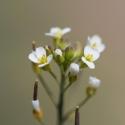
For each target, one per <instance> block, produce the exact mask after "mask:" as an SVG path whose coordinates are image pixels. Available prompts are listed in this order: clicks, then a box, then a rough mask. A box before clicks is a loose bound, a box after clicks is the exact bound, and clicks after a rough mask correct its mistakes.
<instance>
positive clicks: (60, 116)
mask: <svg viewBox="0 0 125 125" xmlns="http://www.w3.org/2000/svg"><path fill="white" fill-rule="evenodd" d="M64 85H65V73H64V71H63V70H61V82H60V94H59V103H58V124H57V125H63V110H64V93H63V90H64Z"/></svg>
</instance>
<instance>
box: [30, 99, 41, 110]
mask: <svg viewBox="0 0 125 125" xmlns="http://www.w3.org/2000/svg"><path fill="white" fill-rule="evenodd" d="M32 106H33V109H34V110H36V111H40V104H39V100H32Z"/></svg>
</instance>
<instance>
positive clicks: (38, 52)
mask: <svg viewBox="0 0 125 125" xmlns="http://www.w3.org/2000/svg"><path fill="white" fill-rule="evenodd" d="M35 52H36V55H37V57H38V58H40V57H42V56H43V55H45V56H46V50H45V49H44V48H43V47H38V48H36V51H35Z"/></svg>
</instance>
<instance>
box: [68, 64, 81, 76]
mask: <svg viewBox="0 0 125 125" xmlns="http://www.w3.org/2000/svg"><path fill="white" fill-rule="evenodd" d="M79 71H80V69H79V65H78V64H76V63H71V64H70V66H69V72H70V73H71V75H77V74H78V73H79Z"/></svg>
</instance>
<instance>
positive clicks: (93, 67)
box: [81, 57, 95, 69]
mask: <svg viewBox="0 0 125 125" xmlns="http://www.w3.org/2000/svg"><path fill="white" fill-rule="evenodd" d="M81 59H82V61H83V62H84V63H85V64H86V65H87V66H88V67H89V68H90V69H95V64H94V63H93V62H89V61H88V60H86V58H85V57H82V58H81Z"/></svg>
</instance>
